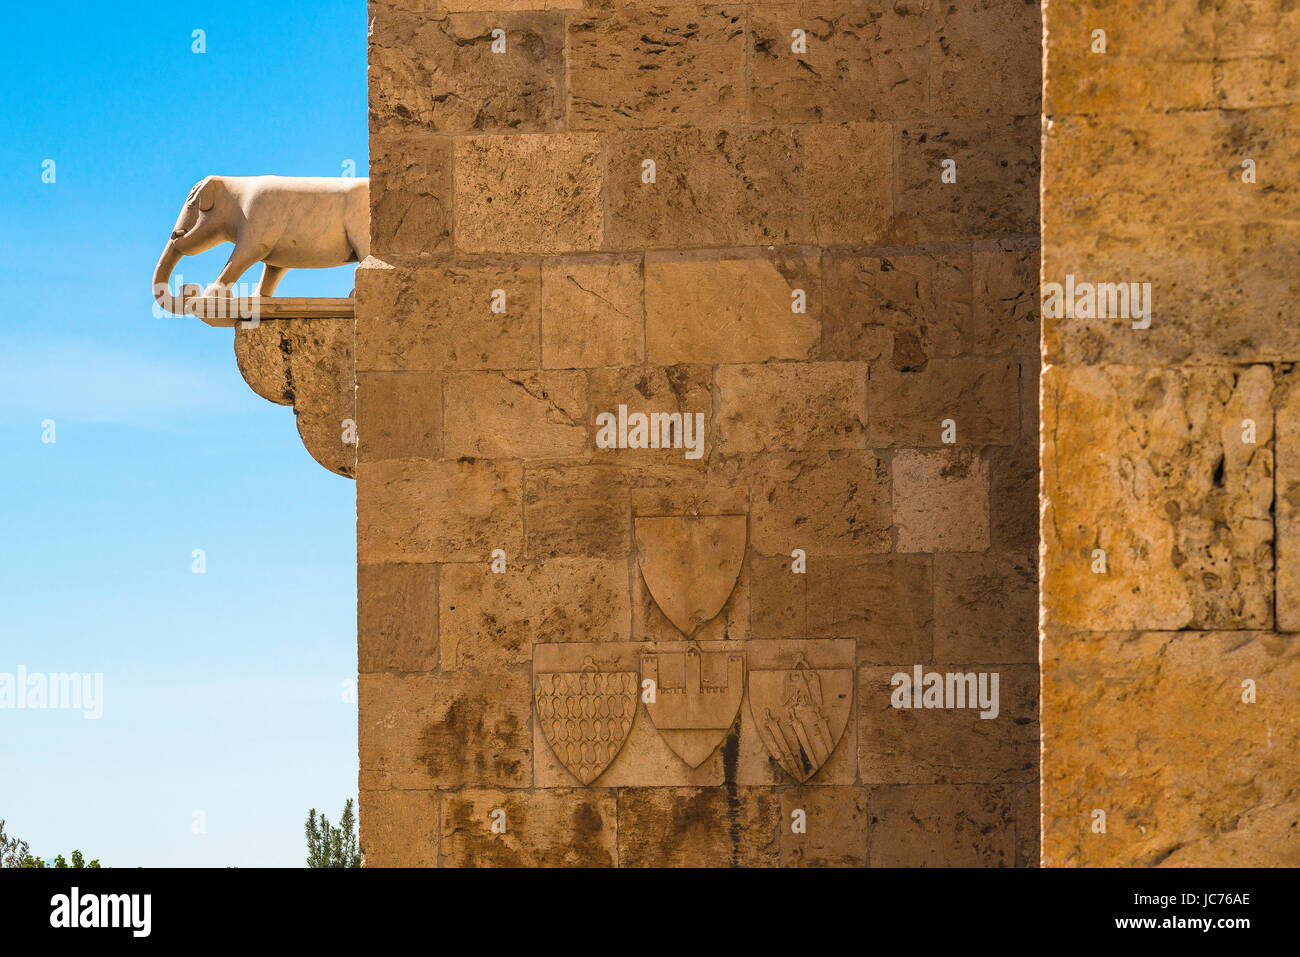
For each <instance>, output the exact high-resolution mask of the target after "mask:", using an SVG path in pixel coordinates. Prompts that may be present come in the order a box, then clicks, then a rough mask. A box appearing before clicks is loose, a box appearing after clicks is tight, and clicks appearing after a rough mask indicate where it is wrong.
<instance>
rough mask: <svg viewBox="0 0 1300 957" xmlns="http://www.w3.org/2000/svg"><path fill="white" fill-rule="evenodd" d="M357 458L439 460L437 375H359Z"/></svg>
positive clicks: (439, 383)
mask: <svg viewBox="0 0 1300 957" xmlns="http://www.w3.org/2000/svg"><path fill="white" fill-rule="evenodd" d="M356 381H357V385H356V389H357V455H358V456H359V457H360V459H361V460H362V461H364V462H378V461H381V460H383V459H435V458H440V457H441V456H442V381H443V380H442V375H441V374H439V373H437V372H358V373H357V374H356Z"/></svg>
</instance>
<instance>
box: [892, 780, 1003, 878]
mask: <svg viewBox="0 0 1300 957" xmlns="http://www.w3.org/2000/svg"><path fill="white" fill-rule="evenodd" d="M867 806H868V808H869V809H870V812H871V824H870V830H869V831H868V835H867V846H868V848H869V851H868V863H869V864H870V866H871V867H1011V866H1013V865H1014V864H1015V857H1016V846H1015V811H1014V808H1013V806H1012V800H1011V797H1010V796H1009V794H1008V792H1007V789H1006V788H1000V787H961V788H957V787H946V786H931V787H905V786H895V787H880V788H873V789H872V790H871V791H870V793H869V794H868V796H867Z"/></svg>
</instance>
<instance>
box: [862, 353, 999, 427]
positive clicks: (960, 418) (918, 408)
mask: <svg viewBox="0 0 1300 957" xmlns="http://www.w3.org/2000/svg"><path fill="white" fill-rule="evenodd" d="M1019 373H1020V369H1019V366H1018V365H1017V364H1016V362H1015V361H1014V360H1010V359H989V360H985V359H933V360H931V361H930V362H928V363H926V365H925V368H923V369H920V370H917V371H913V372H898V371H896V370H894V369H891V368H889V367H887V366H877V367H875V368H873V369H872V370H871V375H870V382H869V384H868V398H867V408H868V409H869V410H870V412H869V416H870V420H871V432H870V443H871V446H872V447H873V448H885V447H888V446H911V447H920V448H924V447H926V446H931V447H937V446H941V445H953V444H955V445H957V446H959V447H961V446H970V447H973V448H977V449H978V448H984V447H985V446H988V445H1012V444H1014V443H1015V441H1016V438H1017V432H1018V429H1019V424H1020V423H1019V419H1020V415H1019V385H1020V383H1019ZM947 420H951V422H952V426H953V431H952V433H951V434H952V437H954V438H955V442H948V441H945V439H944V434H945V430H946V428H947V426H946V425H945V423H946V421H947Z"/></svg>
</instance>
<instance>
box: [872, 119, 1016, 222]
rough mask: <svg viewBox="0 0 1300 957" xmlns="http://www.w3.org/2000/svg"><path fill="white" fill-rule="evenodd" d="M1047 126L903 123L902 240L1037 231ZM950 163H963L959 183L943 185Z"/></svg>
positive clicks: (898, 209) (898, 203)
mask: <svg viewBox="0 0 1300 957" xmlns="http://www.w3.org/2000/svg"><path fill="white" fill-rule="evenodd" d="M1039 126H1040V121H1039V117H1038V116H1037V115H1034V116H1024V117H1015V118H1012V119H1001V118H999V119H989V120H960V119H956V120H949V119H943V120H921V119H918V120H908V121H905V122H902V123H899V124H897V127H898V189H897V192H896V200H895V217H894V229H893V239H894V241H896V242H900V243H920V242H933V241H945V240H959V239H976V238H981V237H987V236H996V235H999V234H1003V233H1033V232H1036V231H1037V230H1038V178H1039V152H1040V145H1039V143H1040V130H1039ZM945 160H953V161H954V162H955V163H956V168H955V173H956V182H950V183H945V182H943V179H942V176H943V173H944V161H945Z"/></svg>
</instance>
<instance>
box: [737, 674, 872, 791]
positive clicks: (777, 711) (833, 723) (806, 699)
mask: <svg viewBox="0 0 1300 957" xmlns="http://www.w3.org/2000/svg"><path fill="white" fill-rule="evenodd" d="M749 710H750V714H751V715H752V716H753V718H754V723H755V724H756V726H757V727H758V734H759V737H760V738H762V739H763V744H764V745H765V746H766V747H767V750H768V752H769V753H770V754H771V755H772V757H773V758H775V759H776V761H777V763H778V764H780V765H781V767H782V768H784V769H785V771H786V772H787V773H788V774H789V775H790V776H791V777H793V778H794V779H795V780H796V781H799V782H804V781H807V780H808V779H809V778H811V777H812V776H813V775H814V774H816V773H817V772H818V771H819V770H821V767H822V765H824V764H825V763H826V761H827V759H828V758H830V756H831V752H832V751H834V750H835V746H836V745H837V744H838V743H839V740H840V737H841V736H842V735H843V734H844V729H845V727H846V726H847V725H848V723H849V717H850V715H851V713H852V710H853V669H852V668H851V667H850V668H811V667H809V665H808V662H807V661H805V660H804V658H803V656H802V655H800V656H799V657H798V659H797V660H796V661H795V665H794V667H793V668H788V669H780V670H776V669H773V670H757V671H750V673H749Z"/></svg>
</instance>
